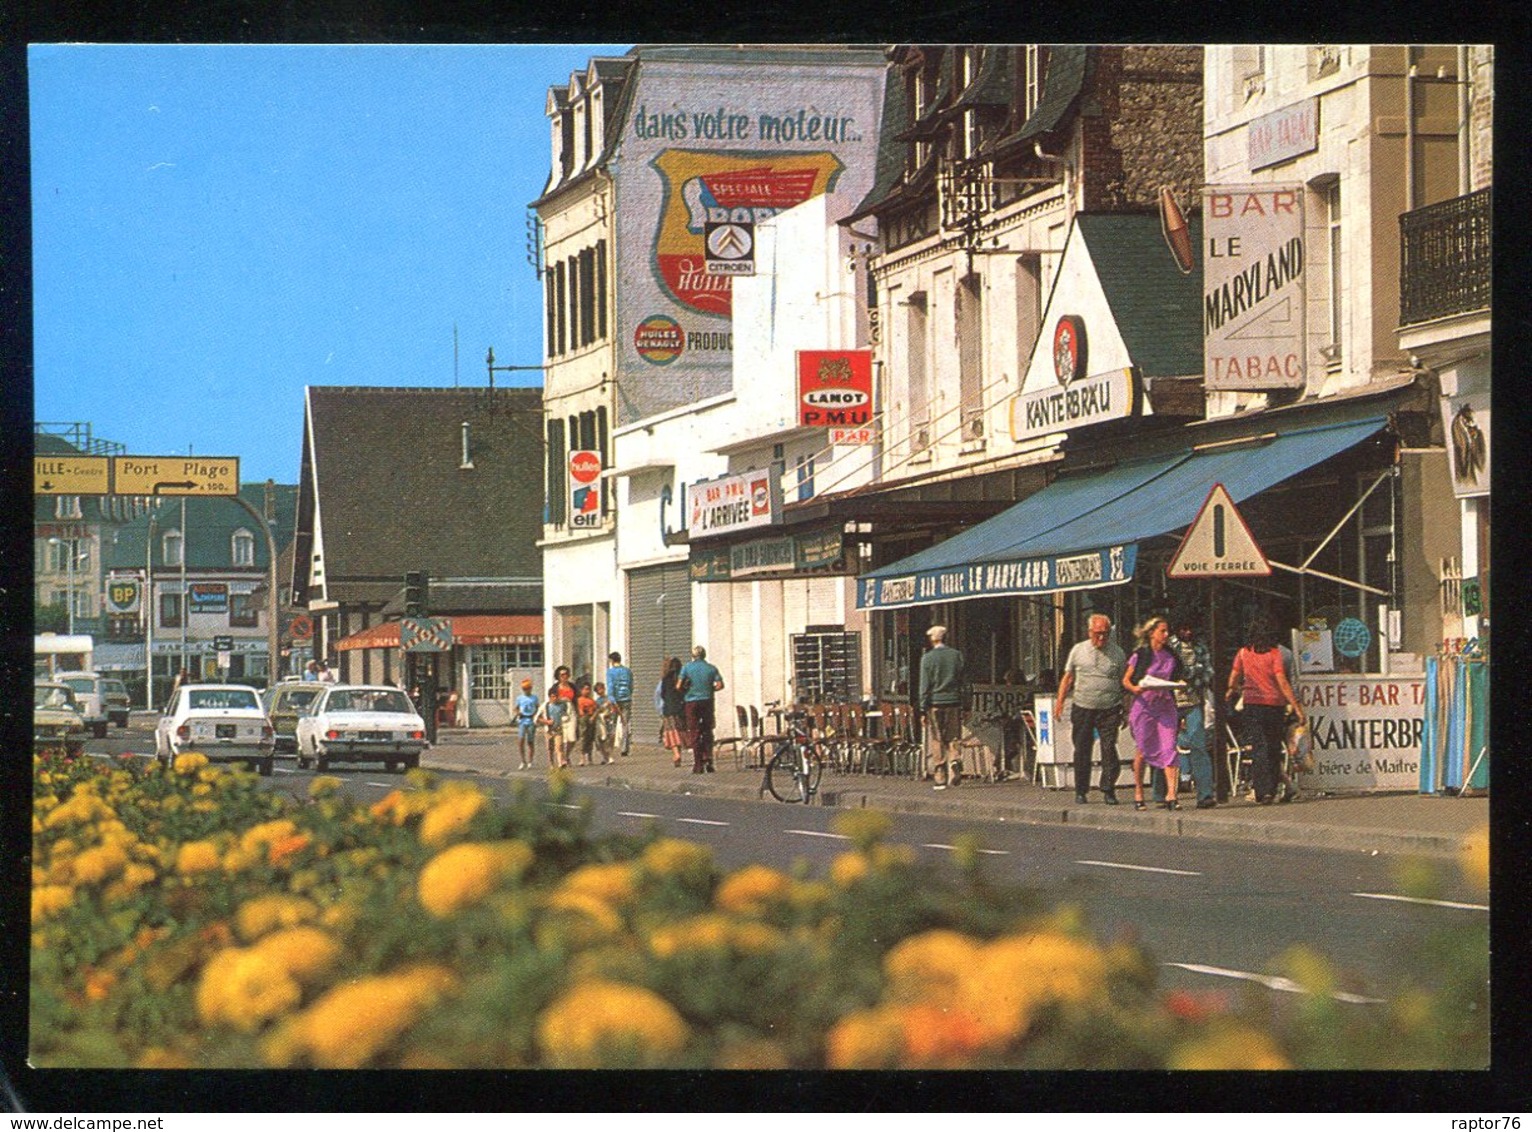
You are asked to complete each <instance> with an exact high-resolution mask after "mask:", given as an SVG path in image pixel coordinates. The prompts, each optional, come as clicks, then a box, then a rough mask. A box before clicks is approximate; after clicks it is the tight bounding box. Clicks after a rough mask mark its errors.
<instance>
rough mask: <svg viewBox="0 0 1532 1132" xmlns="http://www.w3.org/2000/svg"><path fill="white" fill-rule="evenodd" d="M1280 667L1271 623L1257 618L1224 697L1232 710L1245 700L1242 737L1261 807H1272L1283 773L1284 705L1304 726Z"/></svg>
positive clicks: (1251, 626)
mask: <svg viewBox="0 0 1532 1132" xmlns="http://www.w3.org/2000/svg"><path fill="white" fill-rule="evenodd" d="M1285 667H1286V666H1285V665H1284V663H1283V657H1282V652H1281V650H1280V649H1278V648H1277V639H1276V633H1275V632H1274V631H1273V629H1272V627H1271V622H1270V621H1269V620H1267V619H1266V618H1265V617H1256V618H1255V619H1254V620H1253V621H1251V622H1250V629H1249V631H1248V633H1247V634H1246V637H1245V647H1244V648H1242V649H1240V650H1239V652H1238V653H1236V654H1235V656H1234V666H1233V667H1232V668H1231V669H1230V670H1229V686H1228V690H1227V691H1226V693H1225V697H1224V698H1225V699H1226V700H1227V701H1228V702H1229V704H1230V705H1231V706H1232V705H1233V703H1234V701H1235V700H1236V699H1237V698H1239V697H1240V696H1243V697H1244V702H1245V706H1244V709H1243V711H1241V713H1240V716H1241V719H1240V729H1241V731H1242V735H1241V738H1242V739H1243V740H1244V742H1245V745H1246V746H1247V747H1248V748H1249V749H1250V777H1251V779H1252V780H1253V783H1254V786H1255V800H1256V802H1257V804H1259V805H1262V806H1268V805H1270V804H1271V802H1272V800H1273V799H1274V797H1275V795H1276V792H1277V786H1278V783H1279V780H1280V776H1281V773H1282V765H1281V763H1282V756H1283V745H1282V738H1283V736H1282V732H1283V726H1284V724H1283V707H1284V705H1286V706H1288V707H1291V708H1292V711H1293V714H1294V715H1295V716H1296V717H1297V720H1298V722H1299V723H1300V724H1304V723H1306V722H1307V716H1305V715H1304V711H1303V705H1302V704H1300V703H1299V702H1298V697H1297V695H1296V694H1294V692H1293V686H1292V684H1291V683H1289V681H1288V679H1287V672H1286V671H1285Z"/></svg>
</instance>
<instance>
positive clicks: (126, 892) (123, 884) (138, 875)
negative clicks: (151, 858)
mask: <svg viewBox="0 0 1532 1132" xmlns="http://www.w3.org/2000/svg"><path fill="white" fill-rule="evenodd" d="M158 876H159V874H158V873H157V872H155V871H154V870H153V869H151V868H150V867H149V866H148V865H141V864H139V863H138V862H137V861H132V862H130V863H129V864H128V865H127V867H126V868H124V869H123V870H122V876H121V877H120V878H119V879H118V880H117V881H116V882H115V883H113V884H110V885H108V886H107V887H106V891H105V892H103V893H102V895H103V896H105V897H106V898H107V899H108V900H124V899H126V898H128V897H129V896H132V895H133V894H134V893H135V892H137V891H138V890H139V889H141V888H143V887H144V886H145V885H146V884H149V883H150V882H152V881H153V880H154V879H155V878H156V877H158Z"/></svg>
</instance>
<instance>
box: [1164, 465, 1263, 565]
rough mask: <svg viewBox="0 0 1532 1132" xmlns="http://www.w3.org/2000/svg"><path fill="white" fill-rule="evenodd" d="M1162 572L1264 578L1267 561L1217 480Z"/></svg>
mask: <svg viewBox="0 0 1532 1132" xmlns="http://www.w3.org/2000/svg"><path fill="white" fill-rule="evenodd" d="M1165 573H1166V574H1167V575H1169V576H1170V577H1172V578H1264V577H1269V576H1270V574H1271V563H1269V562H1267V561H1266V555H1265V554H1263V553H1262V552H1261V548H1260V546H1258V545H1257V544H1256V541H1255V536H1254V535H1252V534H1251V533H1250V528H1249V527H1248V526H1247V525H1246V524H1245V517H1244V516H1243V515H1241V514H1240V513H1239V508H1237V507H1235V506H1234V500H1233V499H1232V498H1231V497H1230V495H1229V492H1228V490H1227V489H1226V488H1225V487H1224V485H1223V484H1221V483H1215V484H1214V485H1213V490H1212V491H1210V492H1208V497H1207V499H1206V500H1204V501H1203V504H1202V510H1200V511H1198V512H1197V518H1196V519H1194V520H1193V521H1192V525H1191V526H1190V527H1188V528H1187V529H1186V534H1185V535H1184V536H1183V537H1182V539H1181V545H1180V546H1178V547H1176V553H1175V557H1174V558H1172V559H1171V560H1170V565H1169V566H1168V567H1166V570H1165Z"/></svg>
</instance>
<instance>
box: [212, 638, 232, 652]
mask: <svg viewBox="0 0 1532 1132" xmlns="http://www.w3.org/2000/svg"><path fill="white" fill-rule="evenodd" d="M213 651H214V652H233V651H234V638H233V637H214V638H213Z"/></svg>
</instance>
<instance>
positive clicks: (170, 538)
mask: <svg viewBox="0 0 1532 1132" xmlns="http://www.w3.org/2000/svg"><path fill="white" fill-rule="evenodd" d="M185 553H186V541H185V540H184V539H183V538H182V537H181V532H180V531H178V530H175V529H174V528H172V529H171V530H168V531H166V532H165V533H164V535H162V536H161V537H160V560H161V565H164V566H179V565H181V563H182V559H183V557H184V555H185Z"/></svg>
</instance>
